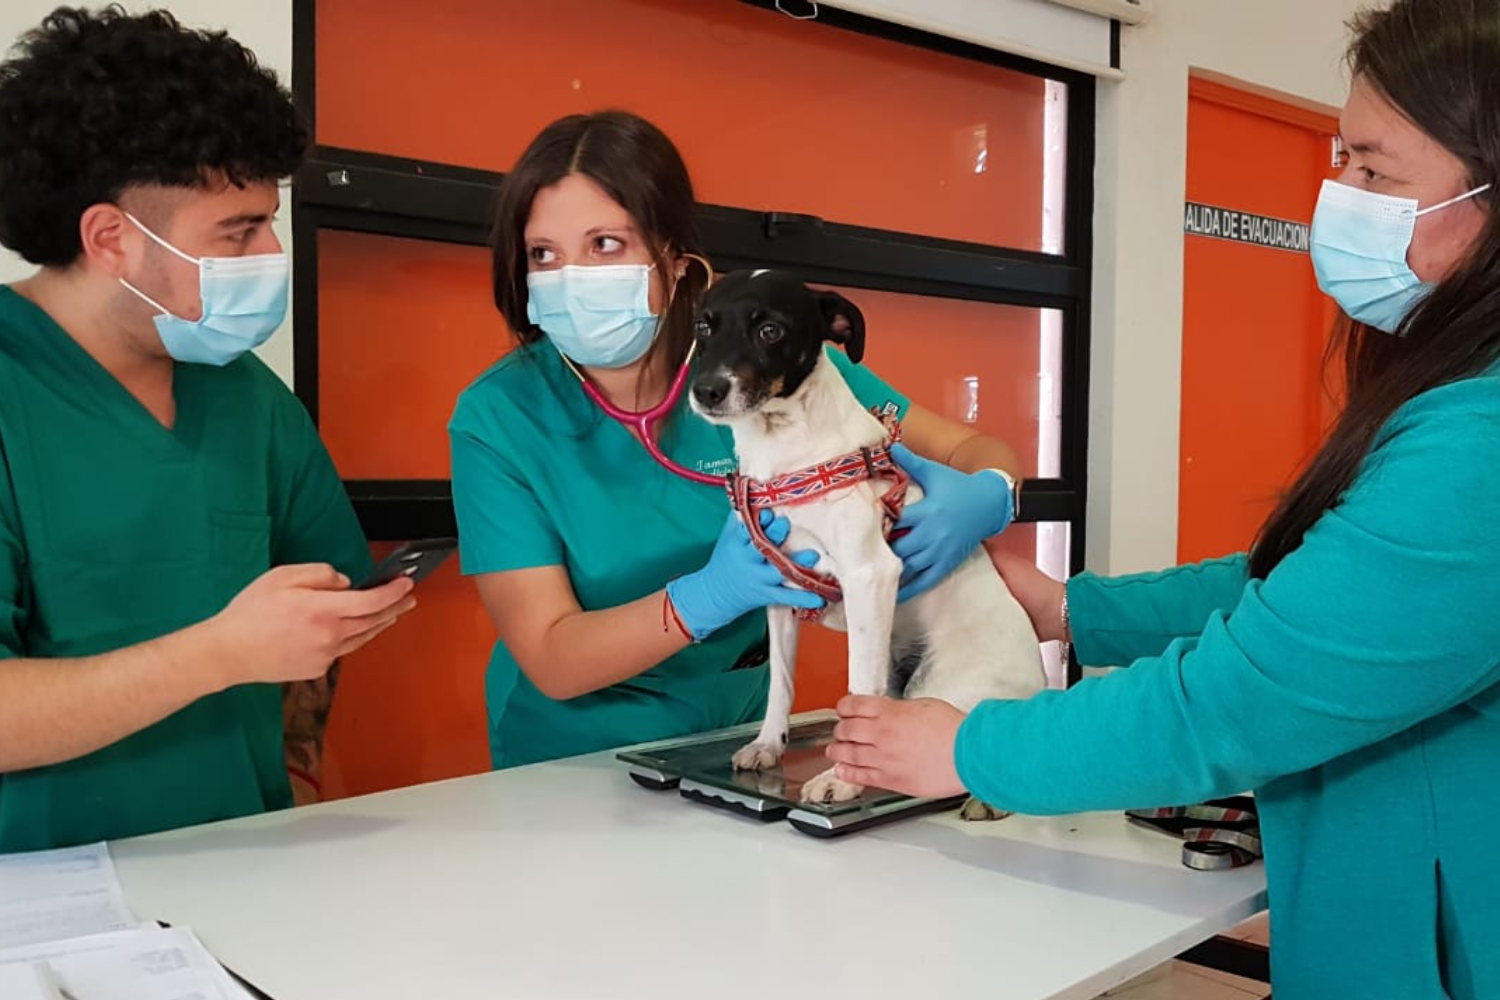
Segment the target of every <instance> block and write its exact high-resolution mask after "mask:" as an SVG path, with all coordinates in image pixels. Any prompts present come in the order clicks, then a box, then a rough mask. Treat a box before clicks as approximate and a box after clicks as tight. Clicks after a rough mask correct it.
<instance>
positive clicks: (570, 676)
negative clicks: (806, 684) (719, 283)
mask: <svg viewBox="0 0 1500 1000" xmlns="http://www.w3.org/2000/svg"><path fill="white" fill-rule="evenodd" d="M693 213H694V199H693V190H692V184H691V181H690V180H689V178H688V174H687V170H686V168H685V167H684V165H683V163H682V159H681V157H680V156H679V155H678V153H677V150H676V149H675V148H674V147H673V145H672V143H671V142H670V140H668V139H667V137H666V136H665V135H663V134H662V133H661V132H660V131H659V130H658V129H656V128H655V127H654V126H652V125H651V124H650V123H649V122H646V121H644V120H642V119H640V118H638V117H636V116H634V115H631V114H629V113H625V112H618V111H614V112H603V113H599V114H594V115H575V116H571V117H568V118H564V119H562V120H560V121H557V122H555V123H553V124H552V125H550V126H549V127H548V128H546V129H545V130H544V131H543V132H542V133H541V134H540V135H539V136H538V137H537V138H536V139H535V140H534V141H533V142H532V144H531V145H530V146H529V147H528V148H527V150H526V151H525V153H524V154H523V155H522V156H521V159H520V161H519V162H518V163H517V164H516V167H515V169H514V170H513V171H511V173H510V174H509V175H508V176H507V178H506V180H505V183H504V185H503V187H502V189H501V192H500V199H499V208H498V214H497V219H496V225H495V230H494V235H493V247H494V291H495V302H496V305H497V306H498V308H499V310H500V312H501V314H502V315H503V316H504V317H505V319H506V321H507V322H508V323H509V325H510V327H511V329H512V330H514V331H516V336H517V339H518V340H519V341H520V345H521V346H519V347H518V348H516V349H515V350H514V351H512V352H511V353H510V354H509V355H507V356H506V357H505V358H504V359H502V360H501V361H500V362H498V363H497V364H496V365H494V366H493V367H492V368H491V369H490V370H489V371H487V372H486V373H484V374H483V375H482V376H481V377H480V378H479V379H478V380H477V381H476V382H475V383H474V384H473V385H471V386H470V387H469V388H468V389H467V390H465V391H464V393H463V394H462V396H460V398H459V401H458V405H457V408H456V410H455V412H454V415H453V419H452V422H451V424H450V426H449V432H450V437H451V441H452V449H453V493H454V503H455V507H456V508H457V514H458V522H459V537H460V545H461V555H462V560H463V570H464V573H465V574H467V575H470V576H473V577H474V578H475V580H476V583H477V585H478V588H479V593H480V596H481V598H482V599H483V602H484V606H485V609H486V611H487V612H488V613H489V616H490V619H491V620H492V621H493V622H494V625H495V627H496V629H497V630H498V632H499V641H498V642H497V643H496V645H495V649H494V653H493V655H492V658H491V661H490V667H489V671H488V674H487V678H486V700H487V703H488V708H489V720H490V749H491V756H492V759H493V761H494V764H495V766H496V767H507V766H514V765H517V764H524V763H530V762H534V761H539V760H548V759H553V758H557V757H564V756H569V755H573V754H578V753H585V752H588V751H592V750H599V749H604V748H608V747H614V746H621V745H625V744H629V743H636V742H643V741H647V740H653V739H661V738H666V737H671V736H678V735H683V734H688V733H694V732H702V731H706V730H709V729H715V728H720V727H723V726H729V725H735V724H738V723H742V722H748V721H752V720H755V719H758V718H759V716H760V715H761V713H762V712H763V711H764V707H765V695H766V684H767V676H766V673H767V672H766V670H765V669H764V667H763V666H761V665H760V659H761V657H760V656H759V655H758V654H759V651H760V650H761V649H762V648H763V645H764V639H765V616H764V615H762V614H752V612H758V611H759V610H760V609H762V608H764V607H766V606H768V605H771V604H786V605H792V606H799V607H807V606H815V605H816V604H818V603H819V600H818V598H816V597H814V596H813V595H811V594H808V593H806V592H804V591H799V590H794V589H791V588H788V587H786V586H784V585H783V583H782V578H781V575H780V573H778V572H777V570H775V569H774V568H772V567H771V566H770V565H769V564H767V563H766V562H765V560H764V559H763V558H762V557H761V556H760V554H759V553H757V552H756V551H755V550H754V549H753V548H752V547H751V545H750V543H749V540H748V538H747V536H746V533H745V531H744V529H743V528H742V527H740V526H739V525H738V524H737V523H734V522H732V521H731V520H730V518H729V503H728V497H727V495H726V492H725V490H724V486H723V481H724V476H725V475H726V474H727V473H730V472H732V471H733V470H734V452H733V446H732V442H731V439H730V436H729V432H728V430H727V429H725V428H721V427H716V426H713V425H710V424H708V423H706V422H705V421H702V420H700V419H699V418H697V417H696V416H695V415H694V414H693V413H692V412H691V411H690V410H689V408H688V406H687V402H686V400H685V399H684V398H682V396H683V394H682V392H681V387H682V376H683V373H684V372H685V370H686V368H687V366H688V365H689V363H690V348H691V344H692V314H693V307H694V304H695V301H696V299H697V297H698V296H699V295H700V294H701V293H702V291H703V289H704V288H705V287H706V286H707V283H708V281H709V280H710V278H711V275H710V274H709V271H708V264H707V262H706V261H705V260H704V259H703V257H702V256H701V250H700V247H699V243H698V239H697V236H696V233H695V227H694V224H693ZM830 355H831V357H832V359H833V360H834V362H835V364H836V365H838V367H839V368H840V369H841V371H842V372H843V373H844V375H845V377H846V379H847V380H848V381H849V384H850V386H851V387H852V388H853V389H854V391H855V393H856V395H858V396H859V398H860V399H861V401H862V402H864V403H865V404H866V405H868V406H871V407H874V408H876V409H878V410H881V411H883V412H887V413H894V414H895V415H897V416H899V417H900V418H901V419H902V421H903V430H902V433H903V439H904V440H905V442H906V444H907V445H908V446H909V447H910V449H911V450H912V451H914V452H916V453H917V454H918V455H923V456H926V457H927V458H928V459H933V460H935V461H932V462H929V461H924V460H923V459H920V458H916V457H915V456H905V457H906V458H907V464H908V465H909V471H911V472H913V474H914V475H915V476H916V478H917V480H918V482H919V483H921V484H922V485H923V486H924V488H926V489H927V491H928V494H929V499H928V500H926V501H924V503H922V504H920V505H916V506H915V507H913V509H912V511H911V513H909V514H908V515H907V517H906V518H905V519H904V520H903V522H902V526H903V527H908V528H910V529H911V530H910V532H909V533H907V534H906V535H905V536H904V537H902V538H900V539H898V541H897V543H896V544H897V546H898V547H897V552H898V554H899V555H901V556H902V557H903V559H904V560H905V562H906V576H905V578H904V581H903V585H904V591H903V593H904V596H908V597H909V596H911V594H912V593H915V592H920V590H922V589H924V588H925V587H926V586H930V585H931V583H933V582H935V581H936V580H937V579H939V578H941V576H942V575H944V574H945V573H946V572H947V571H948V570H949V569H951V568H952V567H953V566H955V565H957V563H958V562H959V561H960V560H961V559H962V558H963V557H964V556H965V555H966V554H967V553H968V552H969V551H971V550H972V548H973V547H974V546H975V545H976V544H978V543H979V542H981V541H982V540H983V539H984V538H986V537H988V536H990V535H993V534H995V533H997V532H999V531H1000V530H1001V529H1003V528H1004V527H1005V525H1006V523H1007V522H1008V520H1009V518H1010V513H1011V509H1012V507H1011V504H1010V502H1009V486H1008V483H1007V482H1006V480H1005V479H1004V478H1002V477H1001V476H996V475H990V474H987V473H979V476H980V478H982V479H984V480H986V481H988V483H989V484H992V485H991V487H990V488H989V489H981V490H947V489H944V486H945V484H947V483H950V482H954V483H956V481H957V480H960V479H964V478H966V477H964V476H962V475H961V474H960V473H958V472H954V471H952V470H950V469H945V468H943V467H941V466H939V465H937V464H936V463H937V462H942V463H946V464H947V465H951V466H953V467H955V468H958V469H965V470H974V471H976V472H977V470H982V469H1003V470H1006V471H1007V472H1008V473H1009V474H1011V475H1019V474H1020V468H1019V463H1018V462H1017V459H1016V456H1015V453H1014V452H1013V451H1012V450H1011V449H1010V448H1009V447H1008V446H1007V445H1006V444H1004V443H1003V442H1001V441H999V440H997V439H995V438H993V437H988V436H986V435H982V434H979V433H977V432H975V431H974V430H973V429H972V428H968V427H965V426H963V425H961V424H957V423H954V422H950V421H948V420H945V419H943V418H942V417H939V416H937V415H936V414H934V413H931V412H929V411H926V410H923V409H922V408H920V407H917V406H913V405H911V404H910V403H909V402H908V401H907V400H906V398H905V397H903V396H902V395H901V394H900V393H898V392H897V391H895V390H894V389H892V388H890V387H889V386H887V385H886V384H885V383H884V382H882V381H881V380H880V379H879V378H878V377H876V376H875V375H873V374H872V373H870V372H869V371H868V370H866V369H864V368H861V367H858V366H855V365H852V364H851V363H850V362H849V361H848V359H847V358H845V357H844V355H843V354H842V353H841V352H839V351H837V350H830ZM653 435H654V436H653ZM950 496H955V497H957V496H961V497H963V498H964V499H963V500H962V501H960V502H959V503H958V504H956V505H955V504H953V503H950V502H948V499H947V498H948V497H950ZM974 497H978V499H977V500H974V499H971V498H974ZM786 532H787V526H786V524H785V522H784V521H777V522H775V523H773V524H771V525H770V527H769V530H768V533H769V534H770V536H771V537H772V538H773V540H776V541H780V540H783V539H784V538H785V537H786Z"/></svg>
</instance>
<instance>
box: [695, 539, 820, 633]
mask: <svg viewBox="0 0 1500 1000" xmlns="http://www.w3.org/2000/svg"><path fill="white" fill-rule="evenodd" d="M760 524H761V527H762V528H764V529H765V530H766V537H767V538H769V539H770V540H771V541H772V543H773V544H775V545H778V546H779V545H781V543H782V542H785V541H786V538H787V535H789V534H791V531H792V525H791V522H790V521H788V520H787V519H786V518H784V517H776V518H773V517H772V516H771V512H770V511H768V510H763V511H761V512H760ZM792 560H793V561H794V562H796V563H798V564H799V565H802V566H812V565H813V564H814V563H816V562H817V561H818V554H817V553H816V552H813V551H810V550H807V549H804V550H802V551H800V552H794V553H792ZM667 596H668V597H670V598H671V599H672V606H673V607H675V608H676V609H677V617H678V618H680V619H682V624H683V625H684V626H686V627H687V630H688V631H689V632H691V633H692V634H693V638H694V639H697V640H700V641H701V640H703V639H705V638H707V637H708V636H710V635H712V634H713V633H714V632H717V631H718V630H719V629H721V628H723V627H724V626H725V625H728V624H729V623H730V622H732V621H734V620H735V619H736V618H739V617H740V616H742V615H746V614H749V613H750V612H751V611H755V610H756V609H758V608H764V607H769V606H771V605H773V604H784V605H787V606H789V607H793V608H821V607H822V606H823V604H824V601H823V598H821V597H819V596H818V595H817V594H814V593H811V592H809V591H806V590H798V589H796V588H794V587H788V586H785V580H784V579H783V577H782V575H781V571H780V570H778V569H777V568H776V567H775V566H772V565H771V564H770V563H769V562H767V561H766V557H765V556H763V555H761V554H760V552H759V550H757V549H756V548H755V546H754V545H752V544H751V543H750V532H749V531H748V530H746V528H745V525H744V524H743V523H742V522H741V521H740V518H739V515H738V514H734V513H731V514H730V515H729V520H727V521H725V522H724V530H723V531H720V532H719V540H718V541H717V542H715V543H714V551H713V554H712V555H710V556H709V557H708V565H707V566H704V567H703V568H702V569H700V570H699V571H698V572H696V573H689V574H688V575H687V576H680V577H678V578H677V579H675V580H673V581H672V582H671V583H669V584H667Z"/></svg>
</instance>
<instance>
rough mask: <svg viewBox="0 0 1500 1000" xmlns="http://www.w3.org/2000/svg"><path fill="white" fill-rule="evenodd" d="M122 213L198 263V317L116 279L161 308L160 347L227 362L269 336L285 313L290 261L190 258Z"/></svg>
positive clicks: (268, 256)
mask: <svg viewBox="0 0 1500 1000" xmlns="http://www.w3.org/2000/svg"><path fill="white" fill-rule="evenodd" d="M125 218H127V219H129V220H130V221H131V222H133V223H135V225H136V227H137V228H139V229H140V231H141V232H143V233H145V234H146V235H147V236H149V237H151V238H152V239H153V240H155V241H156V242H157V243H160V244H161V245H162V246H163V247H166V248H167V249H168V250H170V251H171V252H172V253H174V254H176V255H177V256H179V257H181V258H182V259H183V260H185V261H188V262H189V263H192V264H196V265H197V267H198V292H199V294H200V295H201V296H202V299H203V315H202V317H200V318H199V319H197V320H187V319H183V318H182V317H181V316H174V315H173V314H172V312H171V310H169V309H167V308H166V307H165V306H163V305H161V303H159V302H157V301H156V300H155V299H153V298H151V297H150V296H149V295H147V294H146V293H145V292H143V291H141V290H140V289H139V288H136V287H135V286H134V285H132V284H131V283H130V282H128V281H126V280H125V279H124V278H121V279H120V284H122V285H124V286H125V287H126V288H127V289H129V290H130V291H131V292H133V293H135V294H136V295H137V296H139V297H140V298H141V299H142V300H144V301H145V302H147V303H148V304H150V305H152V306H154V307H155V308H156V309H158V310H160V313H159V314H158V315H157V316H156V317H155V322H156V332H157V334H158V335H159V336H160V337H161V342H162V346H163V347H165V348H166V349H167V353H168V354H169V355H171V356H172V357H173V358H174V359H175V360H177V361H182V362H184V363H187V364H195V365H227V364H229V362H231V361H233V360H234V359H236V358H238V357H239V356H241V355H242V354H244V353H245V352H247V351H250V350H252V349H254V348H256V347H259V346H260V345H261V344H264V343H265V342H266V341H267V340H269V339H270V338H271V334H273V333H275V332H276V329H277V328H278V327H280V326H281V322H282V320H284V319H285V318H286V304H287V291H288V279H289V277H290V266H289V264H288V261H287V255H286V254H284V253H262V254H252V255H250V256H248V257H194V256H192V255H190V254H186V253H183V252H182V251H181V250H179V249H177V248H176V247H174V246H173V245H172V244H170V243H168V242H167V241H166V240H164V239H162V238H161V237H160V236H158V235H156V234H155V233H153V232H152V231H151V230H149V229H147V228H146V227H145V226H144V225H142V224H141V221H140V220H139V219H137V218H136V217H135V216H133V215H131V214H130V213H129V212H126V213H125Z"/></svg>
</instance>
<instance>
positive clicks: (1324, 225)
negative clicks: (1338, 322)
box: [1312, 181, 1490, 333]
mask: <svg viewBox="0 0 1500 1000" xmlns="http://www.w3.org/2000/svg"><path fill="white" fill-rule="evenodd" d="M1489 188H1490V186H1489V185H1488V184H1486V185H1484V186H1483V187H1479V188H1475V189H1474V190H1473V191H1470V192H1469V193H1468V194H1462V195H1459V196H1458V197H1457V198H1450V199H1449V200H1447V201H1445V202H1443V203H1441V204H1438V205H1433V206H1432V207H1430V208H1423V209H1419V208H1418V204H1419V203H1418V202H1417V201H1416V199H1414V198H1393V197H1391V196H1390V195H1384V194H1376V193H1374V192H1373V191H1365V190H1363V189H1361V188H1356V187H1350V186H1349V185H1347V184H1340V183H1338V182H1337V181H1324V182H1323V191H1322V193H1321V194H1320V195H1319V196H1318V208H1317V211H1316V212H1314V213H1313V224H1312V263H1313V270H1314V271H1315V272H1317V275H1318V287H1319V288H1321V289H1323V291H1324V293H1326V294H1327V295H1329V296H1331V297H1332V298H1333V300H1334V301H1335V302H1337V303H1338V304H1339V305H1340V306H1342V307H1343V310H1344V312H1346V313H1348V314H1349V316H1350V317H1351V318H1353V319H1355V320H1357V321H1359V322H1361V323H1365V324H1368V325H1369V326H1373V327H1374V328H1375V329H1377V330H1383V331H1385V332H1386V333H1395V332H1396V330H1397V329H1399V328H1400V326H1401V321H1402V320H1404V319H1405V318H1406V317H1407V316H1408V315H1409V314H1410V313H1411V311H1412V310H1413V309H1414V308H1416V306H1417V304H1418V303H1419V302H1421V301H1422V300H1423V299H1425V298H1426V297H1427V296H1428V295H1429V294H1430V293H1431V292H1432V285H1430V284H1428V283H1426V282H1424V281H1423V280H1422V279H1421V278H1418V277H1417V276H1416V274H1415V273H1414V272H1413V271H1412V269H1411V267H1410V265H1408V264H1407V263H1406V255H1407V253H1408V252H1409V251H1410V250H1411V238H1412V233H1413V232H1414V231H1415V230H1416V226H1417V219H1418V218H1420V217H1421V216H1424V215H1427V214H1429V213H1432V212H1436V211H1439V210H1441V209H1444V208H1447V207H1448V206H1450V205H1457V204H1458V203H1459V202H1462V201H1467V200H1468V199H1470V198H1473V197H1474V196H1475V195H1478V194H1483V193H1484V192H1485V191H1488V190H1489Z"/></svg>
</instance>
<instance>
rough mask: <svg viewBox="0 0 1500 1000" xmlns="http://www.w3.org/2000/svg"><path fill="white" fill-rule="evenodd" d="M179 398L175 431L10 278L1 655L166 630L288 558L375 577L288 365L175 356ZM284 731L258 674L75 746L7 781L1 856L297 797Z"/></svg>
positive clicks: (3, 381)
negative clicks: (287, 377) (92, 743)
mask: <svg viewBox="0 0 1500 1000" xmlns="http://www.w3.org/2000/svg"><path fill="white" fill-rule="evenodd" d="M175 393H176V397H177V420H176V425H175V427H174V428H173V429H172V430H167V429H166V428H164V427H163V426H162V425H161V424H160V423H158V422H157V421H156V419H155V418H154V417H152V416H151V414H150V413H148V412H147V411H146V409H145V408H144V407H142V406H141V405H140V404H139V403H138V402H137V401H136V400H135V398H134V397H132V396H131V395H130V394H129V393H128V392H127V391H126V390H125V388H124V387H123V386H122V385H121V384H120V383H119V382H118V381H116V379H115V378H114V377H113V376H112V375H110V374H109V373H108V372H107V371H105V370H104V369H103V368H102V367H100V366H99V364H98V363H97V362H95V361H94V360H93V358H92V357H90V356H89V355H88V354H87V353H86V352H85V351H84V350H83V349H82V348H81V347H79V346H78V344H77V343H76V342H75V341H74V340H73V339H72V338H71V337H70V336H68V334H67V333H65V332H64V331H63V330H62V329H61V328H60V327H58V326H57V324H55V323H54V322H53V321H52V320H51V319H50V318H49V317H48V316H47V314H46V313H45V312H43V311H42V310H40V309H38V308H37V307H36V306H35V305H33V304H32V303H31V302H30V301H28V300H27V299H25V298H23V297H22V296H20V295H18V294H17V293H16V292H14V291H13V290H11V289H10V288H8V287H3V286H0V658H8V657H17V656H25V657H73V656H88V655H92V654H97V653H104V652H108V651H111V650H115V649H119V648H121V647H124V646H129V645H132V644H134V643H139V642H142V641H145V640H148V639H153V638H157V637H159V636H162V635H164V634H166V633H168V632H172V631H174V630H177V629H180V628H183V627H184V626H187V625H191V624H193V623H195V622H199V621H202V620H204V619H206V618H208V617H210V616H212V615H213V614H215V613H217V612H218V611H220V610H221V609H222V608H223V607H224V606H225V604H227V603H228V602H229V600H230V599H231V598H232V597H234V595H235V594H236V593H238V591H239V590H240V589H241V588H243V587H244V586H245V585H246V584H248V583H249V582H250V581H252V580H254V579H255V578H256V577H257V576H258V575H260V574H261V573H263V572H265V571H266V570H267V569H269V568H271V567H272V566H275V565H281V564H286V563H302V562H329V563H332V564H333V565H334V566H337V567H338V568H339V569H340V570H341V571H342V572H344V573H347V574H349V575H350V576H351V577H356V578H357V577H358V576H360V575H362V574H364V573H365V572H367V571H368V569H369V567H370V555H369V549H368V546H367V545H366V543H365V539H364V536H363V534H362V532H361V531H360V528H359V524H358V522H357V521H356V520H355V517H354V512H353V509H352V508H351V506H350V504H349V500H348V496H347V494H345V492H344V490H343V486H342V484H341V483H340V481H339V478H338V474H337V473H336V472H335V471H334V468H333V464H332V462H331V461H330V460H329V458H328V453H327V452H326V451H325V450H324V448H323V445H322V443H321V442H320V441H319V440H318V436H317V433H316V431H315V430H314V429H313V426H312V422H311V421H310V420H309V419H308V416H307V412H306V410H304V409H303V408H302V405H301V404H300V403H299V402H298V401H297V399H296V397H294V396H293V395H292V394H291V393H290V392H289V391H288V390H287V388H286V387H285V386H284V385H283V384H282V382H281V381H280V379H278V378H277V377H276V375H275V374H273V373H272V372H271V371H270V370H269V369H268V368H266V366H265V365H264V364H262V363H261V362H260V361H259V360H257V359H256V358H255V357H254V356H251V355H246V356H245V357H243V358H241V359H239V360H238V361H235V362H233V363H232V364H229V365H227V366H225V367H223V368H212V367H207V366H203V365H179V366H177V370H176V373H175ZM3 669H4V666H3V665H0V670H3ZM55 724H56V725H60V726H61V725H67V720H66V719H58V720H56V722H55ZM282 742H283V740H282V714H281V689H280V686H279V685H275V684H246V685H242V686H239V687H235V688H231V689H230V690H228V691H224V692H222V693H220V694H216V695H213V696H211V697H207V698H204V699H202V700H201V701H198V702H196V703H194V704H192V705H190V706H188V707H187V708H185V709H182V710H181V711H179V712H177V713H175V714H173V715H171V716H169V717H167V718H166V719H163V720H162V721H161V722H158V723H156V724H155V725H152V726H150V727H148V728H146V729H144V730H142V731H140V732H138V733H135V734H134V735H131V736H128V737H126V738H125V739H123V740H120V741H119V742H117V743H114V744H112V745H110V746H108V747H105V748H103V749H101V750H99V751H96V752H94V753H91V754H88V755H86V756H84V757H80V758H78V759H76V760H71V761H67V762H65V763H61V764H56V765H52V766H50V767H40V768H35V769H32V770H26V771H15V772H11V773H9V774H3V775H0V852H6V851H22V850H36V849H43V848H52V847H62V846H68V845H72V844H79V843H87V842H91V841H96V840H105V839H113V838H118V837H128V836H133V835H136V834H144V833H153V832H156V831H159V830H165V829H170V828H173V827H179V826H186V825H190V824H195V823H203V822H208V821H211V820H218V819H227V818H230V817H235V816H244V815H248V814H251V813H258V812H262V811H264V810H267V809H277V808H283V807H286V806H290V805H291V804H292V796H291V789H290V786H289V784H288V780H287V772H286V762H285V757H284V750H283V746H282Z"/></svg>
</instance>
